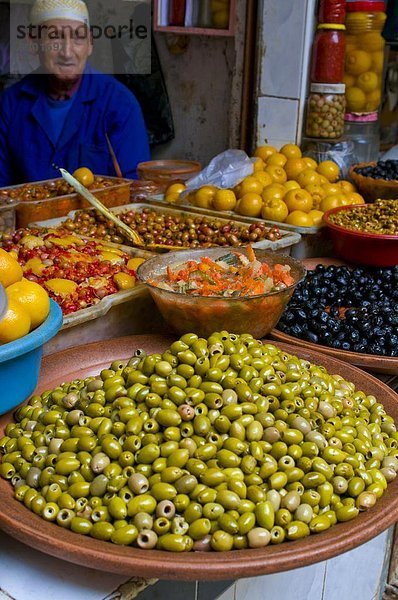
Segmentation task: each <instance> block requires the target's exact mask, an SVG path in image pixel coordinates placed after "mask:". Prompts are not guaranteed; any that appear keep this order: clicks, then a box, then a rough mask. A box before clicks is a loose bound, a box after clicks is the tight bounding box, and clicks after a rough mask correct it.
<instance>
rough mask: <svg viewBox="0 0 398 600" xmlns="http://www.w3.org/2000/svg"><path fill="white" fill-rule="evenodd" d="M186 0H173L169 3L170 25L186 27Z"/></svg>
mask: <svg viewBox="0 0 398 600" xmlns="http://www.w3.org/2000/svg"><path fill="white" fill-rule="evenodd" d="M185 3H186V0H171V1H170V4H169V25H173V26H174V27H184V22H185Z"/></svg>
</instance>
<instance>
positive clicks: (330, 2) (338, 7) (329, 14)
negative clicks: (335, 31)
mask: <svg viewBox="0 0 398 600" xmlns="http://www.w3.org/2000/svg"><path fill="white" fill-rule="evenodd" d="M345 5H346V0H319V8H318V23H339V24H340V25H344V19H345Z"/></svg>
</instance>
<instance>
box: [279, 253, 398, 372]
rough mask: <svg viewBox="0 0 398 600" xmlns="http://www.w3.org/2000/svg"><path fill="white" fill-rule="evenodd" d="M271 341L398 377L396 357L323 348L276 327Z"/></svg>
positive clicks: (326, 261) (334, 261) (310, 262)
mask: <svg viewBox="0 0 398 600" xmlns="http://www.w3.org/2000/svg"><path fill="white" fill-rule="evenodd" d="M303 264H304V266H305V267H306V268H307V270H311V269H314V268H315V267H316V265H319V264H324V265H346V264H347V263H345V262H343V261H341V260H338V259H324V258H319V259H310V260H304V261H303ZM270 336H271V337H272V339H274V340H277V341H278V342H283V343H285V344H292V345H294V346H297V347H300V348H306V349H308V350H314V351H318V352H322V353H323V354H327V355H328V356H332V357H334V358H337V359H339V360H342V361H344V362H347V363H349V364H351V365H355V366H356V367H360V368H361V369H366V370H367V371H372V372H373V373H384V374H385V375H398V357H397V356H378V355H377V354H361V353H359V352H350V351H348V350H336V349H335V348H330V347H329V346H323V345H321V344H313V343H312V342H307V341H306V340H301V339H300V338H296V337H294V336H292V335H289V334H288V333H284V332H282V331H279V329H278V328H277V327H276V328H275V329H273V330H272V331H271V333H270Z"/></svg>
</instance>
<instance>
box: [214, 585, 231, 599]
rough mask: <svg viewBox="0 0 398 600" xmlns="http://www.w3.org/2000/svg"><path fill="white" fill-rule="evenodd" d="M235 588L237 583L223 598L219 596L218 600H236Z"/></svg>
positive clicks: (226, 591)
mask: <svg viewBox="0 0 398 600" xmlns="http://www.w3.org/2000/svg"><path fill="white" fill-rule="evenodd" d="M235 586H236V584H235V583H234V584H233V585H231V587H229V588H228V589H227V590H225V592H224V593H222V594H221V596H217V598H216V600H235Z"/></svg>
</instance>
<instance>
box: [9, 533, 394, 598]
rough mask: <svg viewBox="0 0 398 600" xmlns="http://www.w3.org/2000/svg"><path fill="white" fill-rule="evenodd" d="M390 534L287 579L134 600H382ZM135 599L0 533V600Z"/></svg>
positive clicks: (185, 587)
mask: <svg viewBox="0 0 398 600" xmlns="http://www.w3.org/2000/svg"><path fill="white" fill-rule="evenodd" d="M391 534H392V530H390V531H386V532H384V533H383V534H381V535H379V536H378V537H376V538H374V539H373V540H371V541H370V542H368V543H367V544H364V545H363V546H360V547H359V548H356V549H354V550H352V551H350V552H347V553H345V554H341V555H340V556H337V557H336V558H333V559H331V560H328V561H326V562H322V563H318V564H315V565H311V566H308V567H304V568H301V569H296V570H294V571H288V572H286V573H275V574H273V575H265V576H262V577H253V578H251V579H241V580H239V581H236V582H233V581H229V582H228V581H218V582H195V581H192V582H189V581H178V582H176V581H158V582H157V583H155V582H153V584H152V585H150V586H149V587H147V588H146V589H145V590H144V591H142V592H141V593H140V594H139V595H138V600H380V599H381V595H382V590H383V588H384V583H385V578H386V571H387V569H386V565H387V564H388V560H389V554H390V552H389V550H390V541H391V537H392V535H391ZM187 560H189V557H188V556H187ZM98 568H99V569H101V565H100V564H99V565H98ZM134 597H136V596H135V595H132V590H131V583H130V582H129V581H128V578H127V577H125V576H124V577H123V576H121V575H116V574H112V573H106V572H104V571H103V570H98V571H96V570H93V569H88V568H84V567H82V566H79V565H75V564H71V563H68V562H63V561H62V560H59V559H56V558H53V557H51V556H47V555H46V554H42V553H41V552H38V551H36V550H34V549H33V548H29V547H28V546H25V545H23V544H21V543H20V542H17V541H16V540H15V539H13V538H9V537H8V536H7V535H6V534H4V533H3V532H0V600H43V598H54V599H56V600H132V598H134Z"/></svg>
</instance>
